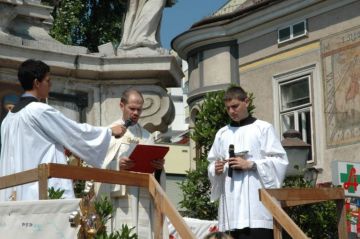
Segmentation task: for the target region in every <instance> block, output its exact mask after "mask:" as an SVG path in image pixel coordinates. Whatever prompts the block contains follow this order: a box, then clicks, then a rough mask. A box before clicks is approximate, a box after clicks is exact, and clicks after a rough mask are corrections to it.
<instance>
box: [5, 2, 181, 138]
mask: <svg viewBox="0 0 360 239" xmlns="http://www.w3.org/2000/svg"><path fill="white" fill-rule="evenodd" d="M157 1H158V2H161V5H158V6H157V8H155V7H154V6H150V2H153V1H131V2H132V4H133V2H137V4H138V5H137V6H138V7H140V6H143V7H150V8H151V9H153V10H154V12H156V14H155V15H154V21H153V24H152V25H151V28H152V29H154V34H151V36H153V35H156V34H157V33H158V27H159V26H158V25H159V23H160V18H161V14H162V9H163V7H164V6H170V5H172V4H173V2H172V1H170V0H168V1H160V0H157ZM143 2H147V3H143ZM155 2H156V1H155ZM133 6H134V5H129V11H130V7H133ZM131 9H132V8H131ZM51 11H52V8H51V7H48V6H44V5H42V4H41V1H40V0H0V100H1V98H2V97H3V96H4V95H6V94H9V93H17V94H19V93H20V91H21V90H20V87H19V85H18V83H17V76H16V74H17V68H18V66H19V64H20V63H21V62H23V61H24V60H26V59H28V58H34V59H39V60H42V61H44V62H46V63H47V64H48V65H50V67H51V73H52V82H53V85H52V89H51V93H50V97H49V99H48V103H49V104H51V105H53V106H54V107H56V108H58V109H59V110H61V111H62V112H64V113H65V114H66V115H67V116H69V117H70V118H73V119H74V120H77V121H80V122H87V123H90V124H93V125H102V126H105V125H108V124H110V123H111V122H113V121H115V120H116V119H118V118H119V117H120V116H121V115H120V114H121V112H120V108H119V101H120V98H119V97H120V95H121V93H122V91H123V90H125V89H126V88H128V87H130V86H136V87H137V88H138V89H139V90H140V91H142V92H143V94H144V98H145V104H144V111H143V114H142V118H141V120H140V123H141V124H142V125H143V126H144V127H145V128H146V129H148V130H149V131H150V132H154V131H161V132H164V131H166V130H167V125H168V124H170V123H171V121H172V120H173V117H174V107H173V103H172V101H171V99H170V97H169V95H168V94H167V92H166V87H176V86H179V85H180V80H181V78H182V77H183V73H182V71H181V67H180V66H179V64H178V63H177V60H176V59H175V57H174V56H172V55H170V54H169V53H168V51H167V50H165V49H162V48H161V46H160V44H159V42H156V43H154V44H153V45H144V44H138V43H136V44H133V45H132V46H131V47H123V48H121V50H120V48H119V51H117V49H113V47H112V46H111V47H110V45H111V44H104V45H102V46H99V53H96V54H94V53H89V51H88V50H87V48H84V47H78V46H68V45H64V44H62V43H60V42H58V41H56V40H55V39H53V38H52V37H51V36H50V35H49V34H48V30H49V28H50V27H51V24H52V21H53V19H52V17H51V15H50V12H51ZM128 16H130V15H129V13H128ZM156 24H157V25H156ZM149 27H150V26H149ZM127 30H130V28H129V29H127ZM124 31H125V30H124ZM129 32H131V31H129ZM124 34H125V33H124ZM133 39H134V38H128V41H127V42H131V41H136V40H133ZM154 39H157V38H154ZM130 40H131V41H130ZM156 41H157V40H156ZM124 42H125V41H124ZM124 46H125V43H124Z"/></svg>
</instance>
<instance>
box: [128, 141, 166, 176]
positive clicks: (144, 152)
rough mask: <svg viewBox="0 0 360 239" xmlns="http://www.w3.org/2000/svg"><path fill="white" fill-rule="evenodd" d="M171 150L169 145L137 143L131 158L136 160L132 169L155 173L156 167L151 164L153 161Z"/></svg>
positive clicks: (161, 157)
mask: <svg viewBox="0 0 360 239" xmlns="http://www.w3.org/2000/svg"><path fill="white" fill-rule="evenodd" d="M168 151H169V147H167V146H160V145H146V144H138V145H136V147H135V149H134V151H133V152H132V153H131V155H130V156H129V158H130V159H131V160H134V161H135V166H134V167H133V168H131V169H130V171H135V172H141V173H153V172H154V171H155V168H154V167H153V166H152V165H151V162H152V161H153V160H155V159H163V158H164V157H165V155H166V153H167V152H168Z"/></svg>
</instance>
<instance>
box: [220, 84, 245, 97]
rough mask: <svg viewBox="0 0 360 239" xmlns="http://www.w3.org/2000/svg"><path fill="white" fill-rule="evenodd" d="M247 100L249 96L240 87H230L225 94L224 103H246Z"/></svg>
mask: <svg viewBox="0 0 360 239" xmlns="http://www.w3.org/2000/svg"><path fill="white" fill-rule="evenodd" d="M246 98H248V95H247V93H246V91H245V90H244V89H243V88H241V87H240V86H230V87H229V88H228V89H227V90H226V91H225V94H224V101H229V100H233V99H237V100H241V101H244V100H245V99H246Z"/></svg>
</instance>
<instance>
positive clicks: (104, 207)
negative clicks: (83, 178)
mask: <svg viewBox="0 0 360 239" xmlns="http://www.w3.org/2000/svg"><path fill="white" fill-rule="evenodd" d="M94 206H95V211H96V213H97V214H98V215H99V217H100V221H101V224H102V226H101V227H100V229H99V230H98V231H97V233H96V235H95V239H137V238H138V236H137V234H136V233H134V232H133V230H134V228H135V227H132V228H129V227H128V226H127V225H124V224H123V225H121V230H120V231H115V232H112V233H110V234H107V232H106V227H105V224H106V222H107V221H108V220H110V219H111V216H112V213H113V210H114V208H113V205H112V203H111V201H110V200H109V199H108V197H106V196H102V197H100V199H98V200H96V201H95V202H94Z"/></svg>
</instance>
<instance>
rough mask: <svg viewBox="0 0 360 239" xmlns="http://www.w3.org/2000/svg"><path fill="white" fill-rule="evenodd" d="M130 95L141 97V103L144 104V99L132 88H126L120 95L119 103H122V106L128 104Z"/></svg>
mask: <svg viewBox="0 0 360 239" xmlns="http://www.w3.org/2000/svg"><path fill="white" fill-rule="evenodd" d="M131 94H138V95H139V96H140V97H141V99H142V100H143V102H144V97H143V95H142V94H141V92H140V91H138V90H137V89H135V88H133V87H130V88H127V89H126V90H125V91H124V92H123V93H122V95H121V99H120V102H121V103H123V104H127V103H128V102H129V97H130V95H131Z"/></svg>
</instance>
